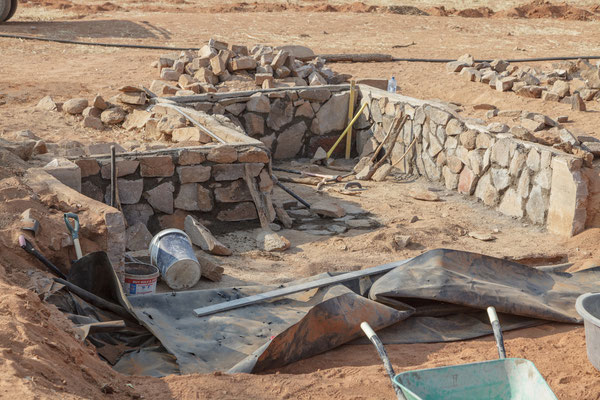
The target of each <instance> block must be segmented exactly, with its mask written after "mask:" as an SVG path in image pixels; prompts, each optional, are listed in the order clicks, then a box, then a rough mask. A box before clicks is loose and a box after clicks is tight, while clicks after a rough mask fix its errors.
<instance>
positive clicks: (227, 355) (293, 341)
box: [86, 249, 600, 376]
mask: <svg viewBox="0 0 600 400" xmlns="http://www.w3.org/2000/svg"><path fill="white" fill-rule="evenodd" d="M89 264H93V263H88V266H87V267H90V266H89ZM111 271H112V269H111ZM103 273H112V272H110V271H104V272H103ZM91 276H93V277H97V276H98V274H92V275H91ZM91 276H90V277H91ZM324 276H329V275H326V274H323V275H321V276H316V277H311V278H310V279H318V278H321V277H324ZM598 278H600V271H599V269H598V268H595V269H590V270H585V271H581V272H577V273H573V274H569V273H565V272H560V271H559V272H557V271H553V270H551V269H548V268H531V267H527V266H523V265H520V264H516V263H514V262H510V261H506V260H502V259H497V258H493V257H487V256H482V255H480V254H474V253H468V252H462V251H456V250H443V249H442V250H433V251H429V252H426V253H424V254H422V255H420V256H418V257H415V258H414V259H411V260H409V261H408V262H405V263H403V262H399V263H398V267H396V268H394V269H393V270H391V271H390V272H388V273H387V274H384V275H383V276H381V275H379V276H375V277H371V279H369V278H366V279H365V278H362V279H361V280H356V281H350V282H346V283H345V284H339V285H334V286H330V287H325V288H320V289H313V290H310V291H306V292H302V293H297V294H295V295H291V296H288V297H285V298H280V299H275V300H272V301H269V302H263V303H259V304H255V305H252V306H247V307H242V308H238V309H235V310H230V311H225V312H221V313H217V314H212V315H209V316H206V317H202V318H199V317H196V316H195V314H194V312H193V310H194V309H196V308H200V307H203V306H207V305H213V304H216V303H217V302H224V301H228V300H231V299H237V298H240V297H244V296H249V295H252V294H257V293H262V292H265V291H267V290H272V289H274V287H267V286H254V287H238V288H227V289H210V290H197V291H186V292H177V293H175V292H174V293H161V294H154V295H144V296H134V297H129V298H127V299H125V298H124V296H123V295H122V291H121V290H120V287H118V288H115V287H114V285H117V286H118V282H117V281H116V277H112V278H111V279H110V280H111V282H110V285H109V286H112V288H111V287H103V290H102V292H104V294H106V295H109V296H110V297H111V298H112V300H113V301H115V302H118V303H120V304H122V305H124V306H126V307H128V308H129V309H130V311H131V312H132V313H133V314H134V315H135V317H136V319H137V320H138V321H139V322H140V323H141V324H142V325H144V326H145V327H147V328H148V329H149V330H150V331H151V332H152V333H153V334H154V335H155V336H156V337H157V338H158V339H159V340H160V342H161V343H162V345H163V346H164V348H165V349H166V350H167V351H168V352H169V353H171V354H172V355H173V356H174V357H175V358H176V361H177V364H178V366H179V369H180V371H181V373H202V372H211V371H216V370H220V371H229V372H248V373H249V372H259V371H262V370H266V369H271V368H278V367H281V366H283V365H286V364H289V363H291V362H294V361H298V360H300V359H303V358H307V357H310V356H313V355H316V354H319V353H322V352H325V351H327V350H330V349H332V348H334V347H337V346H339V345H342V344H344V343H349V342H352V343H357V342H359V343H360V342H362V343H366V342H365V341H364V339H361V338H362V332H361V331H360V328H359V325H360V322H362V321H367V322H368V323H369V324H370V325H371V326H372V327H373V328H374V329H376V330H380V334H381V337H382V339H383V340H384V343H386V342H387V343H424V342H437V341H451V340H463V339H467V338H472V337H477V336H481V335H485V334H489V333H491V328H490V327H489V325H488V324H487V321H486V316H485V313H484V312H482V310H484V309H485V308H487V307H488V306H490V305H492V306H495V307H496V309H497V310H498V311H499V312H501V313H503V314H500V319H501V323H502V324H503V329H504V330H508V329H514V328H520V327H525V326H532V325H535V324H539V323H542V322H543V321H560V322H571V323H573V322H575V323H580V322H581V320H580V318H579V316H578V315H577V313H576V312H575V299H576V298H577V296H579V295H580V294H582V293H585V292H600V279H598ZM97 279H99V278H97ZM297 283H298V282H292V283H290V284H288V285H291V284H297ZM86 289H88V290H90V291H92V292H94V291H95V287H94V285H89V287H86ZM115 289H116V290H115ZM96 294H99V293H96ZM384 328H385V329H384ZM356 339H358V341H356ZM136 354H138V355H139V357H140V358H139V359H137V358H136ZM148 357H150V359H151V360H153V362H154V361H155V362H156V367H150V365H152V364H151V363H149V362H148ZM122 360H123V362H122V363H119V364H117V365H118V366H119V365H120V368H119V370H120V371H121V372H124V373H137V374H140V373H143V374H152V375H154V376H160V375H161V374H164V373H165V372H166V371H171V370H173V368H172V366H169V367H168V368H166V367H164V366H161V363H160V356H157V355H155V354H153V353H152V352H151V351H142V350H138V351H136V352H129V353H127V357H123V358H122ZM144 360H145V361H144ZM140 366H144V368H141V369H140Z"/></svg>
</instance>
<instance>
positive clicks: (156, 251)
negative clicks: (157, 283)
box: [149, 229, 201, 289]
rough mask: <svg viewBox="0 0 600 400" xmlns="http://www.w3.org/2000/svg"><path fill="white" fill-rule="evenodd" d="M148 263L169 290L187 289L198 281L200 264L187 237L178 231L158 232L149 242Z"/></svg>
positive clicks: (166, 230)
mask: <svg viewBox="0 0 600 400" xmlns="http://www.w3.org/2000/svg"><path fill="white" fill-rule="evenodd" d="M149 251H150V263H151V264H152V265H154V266H156V267H157V268H158V270H159V271H160V275H161V276H162V278H163V280H164V281H165V283H166V284H167V285H168V286H169V287H170V288H171V289H187V288H190V287H192V286H194V285H195V284H196V283H198V280H200V272H201V271H200V264H199V263H198V259H197V258H196V255H195V254H194V248H193V247H192V243H191V241H190V238H189V236H188V235H187V234H186V233H185V232H184V231H182V230H180V229H165V230H163V231H160V232H158V233H157V234H156V235H155V236H154V237H153V238H152V241H151V242H150V248H149Z"/></svg>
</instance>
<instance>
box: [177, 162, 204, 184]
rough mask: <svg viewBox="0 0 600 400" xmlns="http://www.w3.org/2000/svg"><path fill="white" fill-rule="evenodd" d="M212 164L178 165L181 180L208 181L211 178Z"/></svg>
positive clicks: (183, 181) (186, 181)
mask: <svg viewBox="0 0 600 400" xmlns="http://www.w3.org/2000/svg"><path fill="white" fill-rule="evenodd" d="M210 171H211V167H210V166H203V165H194V166H188V167H177V173H178V174H179V181H180V182H181V183H198V182H206V181H207V180H209V179H210Z"/></svg>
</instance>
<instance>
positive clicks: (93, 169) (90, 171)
mask: <svg viewBox="0 0 600 400" xmlns="http://www.w3.org/2000/svg"><path fill="white" fill-rule="evenodd" d="M75 164H77V166H78V167H79V169H80V170H81V177H82V178H87V177H88V176H92V175H97V174H98V173H99V172H100V165H99V164H98V161H96V160H94V159H87V160H77V161H75Z"/></svg>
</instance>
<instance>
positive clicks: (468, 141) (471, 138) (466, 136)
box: [459, 129, 477, 150]
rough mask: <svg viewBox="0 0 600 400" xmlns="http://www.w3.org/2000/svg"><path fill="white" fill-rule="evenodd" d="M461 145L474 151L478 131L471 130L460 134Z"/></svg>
mask: <svg viewBox="0 0 600 400" xmlns="http://www.w3.org/2000/svg"><path fill="white" fill-rule="evenodd" d="M459 138H460V144H461V145H463V147H465V148H466V149H467V150H473V149H474V148H475V147H476V143H477V131H475V130H472V129H469V130H467V131H465V132H463V133H461V134H460V136H459Z"/></svg>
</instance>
